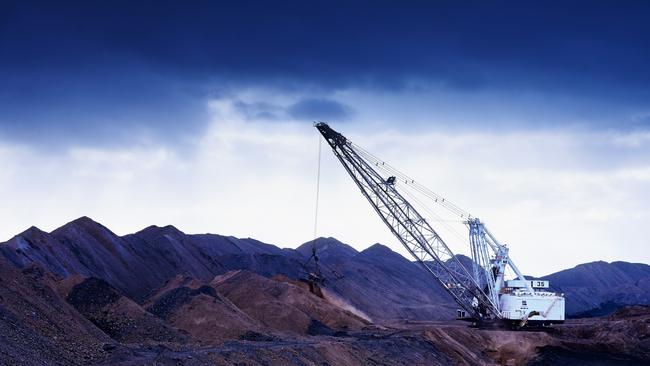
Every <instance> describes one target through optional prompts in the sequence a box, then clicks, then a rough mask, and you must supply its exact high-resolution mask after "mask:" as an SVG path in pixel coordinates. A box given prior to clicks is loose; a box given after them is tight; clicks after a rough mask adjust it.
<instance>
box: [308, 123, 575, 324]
mask: <svg viewBox="0 0 650 366" xmlns="http://www.w3.org/2000/svg"><path fill="white" fill-rule="evenodd" d="M315 127H316V128H317V129H318V131H319V132H320V133H321V134H322V135H323V137H324V138H325V141H327V143H328V144H329V145H330V147H331V148H332V151H333V152H334V155H336V157H337V158H338V160H339V161H340V162H341V164H342V165H343V167H344V168H345V170H346V171H347V172H348V173H349V174H350V177H352V179H353V180H354V182H355V183H356V184H357V186H358V187H359V189H360V190H361V193H362V194H363V195H364V196H365V197H366V198H367V199H368V201H369V202H370V204H371V205H372V207H373V208H374V209H375V211H376V212H377V214H379V217H380V218H381V219H382V221H383V222H384V223H385V224H386V226H388V228H389V229H390V231H391V232H392V233H393V234H394V235H395V236H396V237H397V239H398V240H399V241H400V242H401V243H402V244H403V245H404V247H405V248H406V249H407V250H408V252H409V253H411V255H412V256H413V257H414V258H415V259H416V260H417V262H418V263H419V264H420V265H422V267H423V268H424V269H425V270H426V271H427V272H429V273H430V274H431V275H432V277H433V278H434V279H435V280H436V281H437V282H438V283H439V284H440V286H442V288H444V289H445V290H446V291H447V292H448V293H449V295H451V297H452V298H453V299H454V300H455V301H456V302H457V303H458V305H459V306H460V309H459V310H458V318H461V319H464V320H470V321H474V322H476V323H479V324H488V323H494V322H495V321H498V320H502V321H505V322H506V323H508V324H510V325H511V326H514V327H517V328H520V327H530V326H548V325H550V324H554V323H562V322H563V321H564V296H563V295H562V294H557V293H553V292H550V291H548V287H549V283H548V281H542V280H528V279H526V278H525V277H524V275H523V274H522V273H521V271H520V270H519V269H518V268H517V266H516V265H515V264H514V262H513V261H512V259H511V258H510V257H509V255H508V247H507V246H506V245H504V244H501V243H499V241H497V240H496V239H495V237H494V236H493V235H492V233H490V231H489V230H488V229H487V228H486V226H485V224H484V223H483V222H481V221H480V220H479V219H478V218H476V217H472V216H471V215H470V214H468V213H467V212H466V211H464V210H461V209H460V208H459V207H457V206H456V205H454V204H452V203H450V202H449V201H447V200H445V199H444V198H442V197H441V196H439V195H437V194H435V193H433V192H432V191H430V190H428V189H427V188H425V187H424V186H422V185H420V184H419V183H417V182H416V181H415V180H413V179H411V178H409V177H407V176H406V175H404V174H403V173H401V172H399V171H398V170H396V169H395V168H393V167H391V166H390V165H388V164H387V163H386V162H384V161H381V160H379V159H378V158H377V157H375V156H374V155H372V154H370V153H369V152H367V151H366V150H364V149H362V148H361V147H359V146H357V145H355V144H353V143H352V142H351V141H350V140H348V139H347V138H345V136H343V135H342V134H340V133H338V132H336V131H334V130H333V129H332V128H330V127H329V125H327V124H326V123H324V122H318V123H316V124H315ZM414 192H415V193H417V194H419V195H420V196H421V197H424V198H426V199H430V200H431V201H432V202H433V203H434V204H439V205H441V206H442V207H444V208H446V209H447V210H449V211H450V212H451V213H452V214H454V215H456V216H459V217H460V219H462V221H463V222H464V224H465V225H466V226H467V228H469V246H470V252H471V257H472V264H471V265H468V266H469V267H471V268H469V269H468V268H466V267H465V266H464V265H463V264H462V263H461V261H460V260H459V257H458V256H456V255H454V253H452V251H451V250H450V249H449V247H448V246H447V244H446V243H445V241H443V239H442V238H441V237H440V235H438V233H437V232H436V231H435V230H434V229H433V227H432V226H431V225H430V223H429V222H428V221H427V219H425V217H423V216H422V215H421V214H420V213H419V212H418V210H416V206H414V204H417V206H418V208H420V209H424V210H426V209H427V207H426V204H423V202H422V201H421V200H420V199H419V198H418V196H416V195H415V194H413V193H414ZM405 196H408V197H409V198H410V199H411V201H409V200H407V199H406V198H405ZM429 212H431V211H429ZM508 267H509V269H511V270H512V272H514V276H513V279H510V280H508V279H506V276H505V273H506V269H507V268H508Z"/></svg>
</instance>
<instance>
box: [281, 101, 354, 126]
mask: <svg viewBox="0 0 650 366" xmlns="http://www.w3.org/2000/svg"><path fill="white" fill-rule="evenodd" d="M288 111H289V114H290V115H291V117H293V118H295V119H305V120H317V119H323V120H328V121H344V120H346V119H348V118H349V117H350V114H351V112H352V109H351V108H350V107H348V106H347V105H344V104H341V103H339V102H337V101H335V100H330V99H303V100H301V101H299V102H297V103H295V104H293V105H291V106H290V107H289V108H288Z"/></svg>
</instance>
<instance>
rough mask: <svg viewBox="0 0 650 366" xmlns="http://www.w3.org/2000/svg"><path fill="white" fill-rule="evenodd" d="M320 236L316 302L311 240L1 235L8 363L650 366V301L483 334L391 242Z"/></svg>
mask: <svg viewBox="0 0 650 366" xmlns="http://www.w3.org/2000/svg"><path fill="white" fill-rule="evenodd" d="M320 244H321V245H322V251H321V252H320V253H321V254H320V260H321V263H322V265H323V272H324V274H326V276H327V278H328V281H329V282H328V283H327V285H326V286H325V287H323V288H322V292H321V293H319V294H318V295H317V294H314V293H312V292H310V290H309V286H308V284H307V283H306V282H305V281H304V275H305V273H304V272H305V271H304V268H303V264H302V263H304V262H305V260H306V258H308V253H309V251H307V249H309V248H308V247H301V248H299V249H298V250H285V249H279V248H277V247H274V246H270V245H268V244H264V243H260V242H257V241H255V240H252V239H235V238H230V237H220V236H210V235H194V236H188V235H185V234H183V233H181V232H180V231H178V230H177V229H175V228H173V227H162V228H159V227H150V228H147V229H145V230H143V231H142V232H139V233H136V234H133V235H128V236H126V237H119V236H116V235H115V234H113V233H111V232H110V231H109V230H108V229H106V228H105V227H103V226H101V225H99V224H97V223H95V222H93V221H92V220H90V219H88V218H81V219H79V220H75V221H74V222H72V223H70V224H68V225H66V226H64V227H62V228H60V229H57V230H55V231H53V232H52V233H49V234H48V233H45V232H42V231H40V230H38V229H36V228H31V229H29V230H28V231H26V232H25V233H23V234H21V235H19V236H16V237H15V238H13V239H12V240H10V241H9V242H7V243H2V244H0V254H2V256H0V365H639V364H649V363H650V338H649V334H650V331H649V330H650V329H649V327H650V306H628V307H624V308H621V309H619V310H618V311H616V312H614V313H613V314H610V315H607V316H603V317H594V318H587V319H572V320H568V321H567V322H566V323H565V324H563V325H556V326H553V327H552V328H550V329H544V330H528V331H510V330H505V329H477V328H473V327H470V325H469V324H467V323H462V322H457V321H452V320H442V319H449V318H450V314H452V312H453V305H451V304H450V302H449V299H448V298H447V297H445V296H446V294H445V293H443V292H441V289H440V288H438V287H436V286H431V281H430V279H429V278H428V277H427V276H426V274H424V273H423V272H424V271H421V270H420V269H419V267H417V266H415V265H414V264H413V263H411V262H409V261H408V260H406V259H405V258H403V257H401V256H399V255H398V254H396V253H394V252H392V251H390V249H388V248H387V247H384V246H381V245H378V244H377V245H373V246H371V247H370V248H368V249H366V250H365V251H363V252H360V253H359V252H356V251H355V250H354V249H353V248H351V247H349V246H346V245H345V244H342V243H339V242H337V241H336V240H334V239H331V238H330V239H323V240H322V241H321V243H320ZM302 252H306V253H307V254H304V253H302ZM619 267H620V265H619ZM634 268H641V269H643V268H642V267H634ZM635 271H636V270H635ZM644 271H645V269H644ZM636 272H639V271H636ZM636 272H634V273H636ZM630 273H632V272H630ZM644 273H645V272H643V273H640V274H639V276H645V274H644ZM644 278H645V277H644ZM637 282H638V283H637V284H636V285H635V287H634V289H633V290H634V291H632V294H633V296H634V299H637V300H639V299H640V300H643V299H645V297H643V296H638V293H639V291H640V289H642V288H644V287H643V286H645V285H644V283H645V282H643V281H637ZM617 296H618V295H617ZM569 298H570V297H569ZM617 298H618V299H621V298H622V297H621V296H618V297H617ZM620 301H622V300H620ZM630 301H632V300H630ZM596 305H598V304H596Z"/></svg>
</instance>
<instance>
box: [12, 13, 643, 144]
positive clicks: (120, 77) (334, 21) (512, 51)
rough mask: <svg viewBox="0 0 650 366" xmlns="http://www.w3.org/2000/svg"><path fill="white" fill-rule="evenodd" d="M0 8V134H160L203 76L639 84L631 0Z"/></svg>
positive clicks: (486, 85)
mask: <svg viewBox="0 0 650 366" xmlns="http://www.w3.org/2000/svg"><path fill="white" fill-rule="evenodd" d="M0 7H1V9H0V78H1V79H2V83H1V85H0V128H1V130H0V135H2V134H4V135H8V136H16V134H18V135H20V136H22V138H27V136H29V135H30V134H33V133H36V134H39V133H40V134H44V135H47V136H50V134H51V133H54V132H55V131H76V132H77V133H79V134H81V135H85V134H87V135H96V134H97V131H101V130H109V131H112V130H120V129H124V128H125V127H127V126H132V125H133V124H138V123H139V124H143V127H145V128H149V129H152V130H154V132H159V133H160V134H162V135H169V136H171V137H172V138H173V137H174V136H177V135H178V134H179V131H180V132H185V131H187V132H191V131H194V130H196V129H199V128H200V127H201V125H202V123H204V121H205V116H204V115H202V113H203V111H202V109H201V108H200V107H198V106H200V105H201V103H202V101H205V100H207V99H208V98H210V97H211V95H212V92H213V90H221V89H233V88H234V89H236V88H239V87H246V86H263V87H273V88H278V90H286V91H292V92H304V94H306V95H305V98H306V99H314V98H316V99H318V98H322V95H323V94H327V93H328V92H331V91H333V90H340V89H347V88H367V89H376V90H392V91H396V92H399V91H400V90H402V89H404V88H412V87H413V85H417V86H418V87H425V88H426V87H428V86H435V87H442V88H448V89H449V90H453V91H457V92H467V93H470V92H476V91H483V90H507V91H513V92H515V93H516V92H518V91H530V90H532V91H535V92H536V93H540V94H545V93H546V94H549V95H557V94H561V95H567V96H569V97H573V96H580V98H583V99H584V98H588V99H591V100H593V101H594V103H599V101H607V103H619V104H622V105H625V106H639V105H644V103H647V100H648V98H649V97H650V95H649V94H650V92H649V91H648V88H647V85H650V68H648V67H647V65H648V64H650V48H649V47H648V44H650V3H648V2H645V1H626V2H624V3H623V2H618V1H597V2H594V1H565V2H554V3H544V2H519V1H517V2H483V1H481V2H478V1H477V2H472V1H469V2H457V1H444V2H441V1H438V2H434V1H414V2H408V3H405V2H379V1H368V2H332V1H328V2H304V1H296V2H292V1H283V2H249V1H235V2H215V1H193V2H189V3H187V2H180V1H176V2H173V1H137V2H119V1H79V2H74V1H68V2H53V1H47V2H40V3H38V2H30V1H16V2H13V3H11V2H3V4H2V5H0ZM310 93H315V95H314V96H313V97H312V96H310V95H309V94H310ZM319 94H320V95H319ZM258 107H259V106H258ZM258 109H259V108H258ZM262 109H263V108H262ZM312 109H313V108H312ZM329 110H330V111H332V110H333V109H331V108H330V109H329ZM251 113H253V112H251ZM259 113H268V115H267V117H269V118H272V117H273V116H274V115H275V114H274V113H273V112H272V111H262V112H259ZM26 132H27V133H26ZM64 135H69V134H67V133H66V134H64Z"/></svg>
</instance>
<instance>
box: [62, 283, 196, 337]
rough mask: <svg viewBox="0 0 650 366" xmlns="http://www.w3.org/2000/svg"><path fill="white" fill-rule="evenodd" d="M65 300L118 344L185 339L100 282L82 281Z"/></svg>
mask: <svg viewBox="0 0 650 366" xmlns="http://www.w3.org/2000/svg"><path fill="white" fill-rule="evenodd" d="M66 300H67V301H68V303H70V304H71V305H72V306H74V308H75V309H77V311H79V312H80V313H81V314H83V315H84V316H85V317H86V318H88V319H89V320H90V321H92V322H93V323H94V324H95V325H96V326H97V327H98V328H99V329H101V330H103V331H104V332H105V333H106V334H108V335H109V336H110V337H111V338H113V339H115V340H117V341H120V342H124V343H137V342H145V341H155V342H180V343H183V342H184V341H185V340H186V336H184V335H183V334H181V333H180V332H178V331H177V330H176V329H173V328H172V327H170V326H168V325H167V324H165V323H164V322H163V321H161V320H160V319H158V318H156V317H155V316H153V315H152V314H150V313H148V312H146V311H145V310H144V309H143V308H142V307H141V306H140V305H138V304H136V303H135V302H133V301H132V300H131V299H129V298H127V297H125V296H123V295H122V294H120V293H119V292H118V291H117V290H116V289H115V288H113V287H112V286H111V285H109V284H108V283H107V282H106V281H104V280H101V279H97V278H88V279H85V280H83V281H82V282H80V283H78V284H77V285H75V286H74V287H72V289H71V290H70V292H69V294H68V296H67V298H66Z"/></svg>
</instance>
